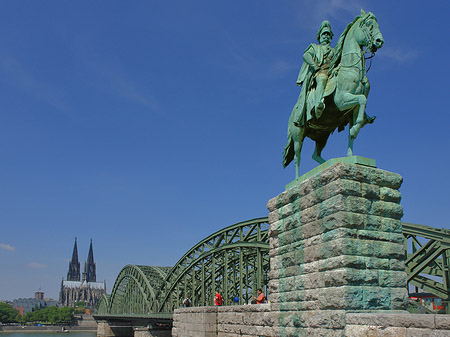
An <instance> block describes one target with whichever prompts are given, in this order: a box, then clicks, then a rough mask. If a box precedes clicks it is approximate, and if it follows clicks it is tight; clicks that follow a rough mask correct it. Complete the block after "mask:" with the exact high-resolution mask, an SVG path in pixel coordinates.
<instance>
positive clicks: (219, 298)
mask: <svg viewBox="0 0 450 337" xmlns="http://www.w3.org/2000/svg"><path fill="white" fill-rule="evenodd" d="M214 304H215V305H222V296H220V294H219V292H218V291H217V290H216V296H215V297H214Z"/></svg>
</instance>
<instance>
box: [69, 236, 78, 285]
mask: <svg viewBox="0 0 450 337" xmlns="http://www.w3.org/2000/svg"><path fill="white" fill-rule="evenodd" d="M79 280H80V262H78V248H77V238H76V237H75V244H74V245H73V253H72V261H70V262H69V271H68V272H67V281H79Z"/></svg>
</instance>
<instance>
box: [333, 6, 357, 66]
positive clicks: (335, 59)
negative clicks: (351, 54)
mask: <svg viewBox="0 0 450 337" xmlns="http://www.w3.org/2000/svg"><path fill="white" fill-rule="evenodd" d="M360 18H361V16H359V15H358V16H357V17H356V18H355V19H354V20H353V21H352V22H350V23H349V24H348V25H347V28H345V30H344V31H343V32H342V34H341V36H340V37H339V40H338V42H337V43H336V47H334V56H333V59H332V60H331V62H330V70H329V71H328V73H329V74H331V72H332V71H333V69H334V68H336V67H337V65H338V64H339V62H341V56H342V49H343V47H344V40H345V38H346V36H347V33H348V31H349V30H350V28H352V27H353V25H354V24H355V23H356V21H358V20H359V19H360Z"/></svg>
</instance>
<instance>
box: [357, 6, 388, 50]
mask: <svg viewBox="0 0 450 337" xmlns="http://www.w3.org/2000/svg"><path fill="white" fill-rule="evenodd" d="M359 29H360V34H359V39H358V43H359V44H360V45H361V46H366V47H368V48H369V50H370V51H371V52H372V53H375V52H376V51H377V50H378V49H379V48H381V46H383V43H384V40H383V35H381V32H380V28H379V27H378V22H377V18H376V17H375V15H373V13H371V12H369V13H365V12H364V11H363V10H361V18H360V19H359Z"/></svg>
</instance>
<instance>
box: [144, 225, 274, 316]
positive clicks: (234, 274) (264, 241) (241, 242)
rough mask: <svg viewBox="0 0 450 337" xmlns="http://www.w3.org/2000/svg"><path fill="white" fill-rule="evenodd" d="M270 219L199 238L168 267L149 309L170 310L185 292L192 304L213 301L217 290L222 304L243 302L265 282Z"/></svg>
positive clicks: (177, 304) (266, 280)
mask: <svg viewBox="0 0 450 337" xmlns="http://www.w3.org/2000/svg"><path fill="white" fill-rule="evenodd" d="M268 229H269V223H268V219H267V218H259V219H253V220H249V221H245V222H240V223H237V224H234V225H232V226H229V227H226V228H224V229H222V230H220V231H218V232H216V233H214V234H212V235H210V236H208V237H207V238H205V239H203V240H202V241H200V242H199V243H198V244H196V245H195V246H194V247H193V248H191V249H190V250H189V251H188V252H187V253H186V254H185V255H184V256H183V257H182V258H181V259H180V260H179V261H178V262H177V264H176V265H175V266H174V267H173V268H172V269H171V271H170V273H169V274H168V275H167V277H166V279H165V282H164V283H163V286H162V287H161V289H160V290H159V291H158V293H157V295H156V298H157V301H156V302H154V305H153V306H152V310H153V311H154V312H172V311H173V309H174V308H177V307H180V306H182V301H183V298H184V296H185V295H188V296H189V298H190V299H191V302H192V305H193V306H205V305H213V304H214V295H215V291H216V290H218V291H219V292H220V293H221V295H222V297H223V303H224V305H229V304H232V303H235V298H236V297H237V302H238V303H239V304H243V303H246V302H248V301H249V299H250V298H252V297H253V296H256V289H257V288H264V287H266V286H267V283H268V272H269V238H268Z"/></svg>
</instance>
